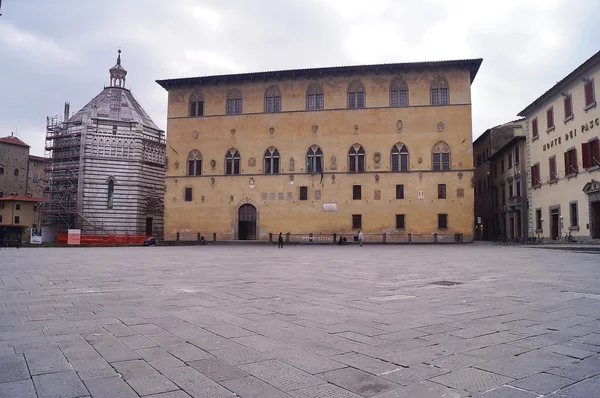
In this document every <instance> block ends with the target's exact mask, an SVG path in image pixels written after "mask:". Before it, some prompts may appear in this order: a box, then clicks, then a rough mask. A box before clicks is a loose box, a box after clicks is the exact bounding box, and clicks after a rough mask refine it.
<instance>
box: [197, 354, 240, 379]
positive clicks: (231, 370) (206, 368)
mask: <svg viewBox="0 0 600 398" xmlns="http://www.w3.org/2000/svg"><path fill="white" fill-rule="evenodd" d="M188 365H189V366H191V367H192V368H194V369H196V370H197V371H198V372H200V373H202V374H203V375H205V376H207V377H208V378H210V379H211V380H214V381H224V380H230V379H239V378H241V377H246V376H249V374H248V373H246V372H244V371H243V370H241V369H240V368H237V367H235V366H233V365H230V364H229V363H227V362H225V361H223V360H221V359H218V358H208V359H201V360H198V361H191V362H188Z"/></svg>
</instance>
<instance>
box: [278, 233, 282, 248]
mask: <svg viewBox="0 0 600 398" xmlns="http://www.w3.org/2000/svg"><path fill="white" fill-rule="evenodd" d="M277 248H278V249H283V234H282V233H281V232H280V233H279V238H277Z"/></svg>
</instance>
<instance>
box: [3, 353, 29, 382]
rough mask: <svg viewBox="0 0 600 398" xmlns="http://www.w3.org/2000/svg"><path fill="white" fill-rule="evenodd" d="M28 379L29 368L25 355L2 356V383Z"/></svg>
mask: <svg viewBox="0 0 600 398" xmlns="http://www.w3.org/2000/svg"><path fill="white" fill-rule="evenodd" d="M28 379H29V370H28V369H27V364H26V363H25V358H24V357H23V355H10V356H6V357H0V383H6V382H9V381H17V380H28Z"/></svg>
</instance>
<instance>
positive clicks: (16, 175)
mask: <svg viewBox="0 0 600 398" xmlns="http://www.w3.org/2000/svg"><path fill="white" fill-rule="evenodd" d="M13 173H14V175H15V177H18V176H19V169H15V171H14V172H13Z"/></svg>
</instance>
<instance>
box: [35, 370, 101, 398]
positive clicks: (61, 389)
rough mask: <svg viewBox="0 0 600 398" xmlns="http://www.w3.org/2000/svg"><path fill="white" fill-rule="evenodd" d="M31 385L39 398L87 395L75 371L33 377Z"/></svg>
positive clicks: (66, 397) (73, 397) (72, 397)
mask: <svg viewBox="0 0 600 398" xmlns="http://www.w3.org/2000/svg"><path fill="white" fill-rule="evenodd" d="M33 384H34V385H35V389H36V391H37V394H38V397H39V398H76V397H82V396H84V395H89V393H88V390H87V389H86V388H85V386H84V385H83V383H82V382H81V380H79V377H77V373H75V371H70V372H59V373H47V374H43V375H39V376H33ZM99 398H102V397H99Z"/></svg>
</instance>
